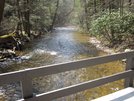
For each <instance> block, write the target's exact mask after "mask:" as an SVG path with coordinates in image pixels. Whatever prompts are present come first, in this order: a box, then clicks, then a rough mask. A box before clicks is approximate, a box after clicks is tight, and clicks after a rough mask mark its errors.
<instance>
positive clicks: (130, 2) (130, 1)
mask: <svg viewBox="0 0 134 101" xmlns="http://www.w3.org/2000/svg"><path fill="white" fill-rule="evenodd" d="M128 2H129V10H131V6H132V0H129V1H128Z"/></svg>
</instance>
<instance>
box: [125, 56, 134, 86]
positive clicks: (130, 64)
mask: <svg viewBox="0 0 134 101" xmlns="http://www.w3.org/2000/svg"><path fill="white" fill-rule="evenodd" d="M126 70H134V58H127V62H126ZM133 79H134V75H133V76H132V77H128V78H125V82H124V87H125V88H127V87H132V86H134V85H133Z"/></svg>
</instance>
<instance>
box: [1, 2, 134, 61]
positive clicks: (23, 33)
mask: <svg viewBox="0 0 134 101" xmlns="http://www.w3.org/2000/svg"><path fill="white" fill-rule="evenodd" d="M133 13H134V0H0V59H1V60H0V61H4V60H5V58H13V57H15V56H16V54H15V52H14V51H16V50H19V51H21V50H23V48H24V46H25V44H26V43H27V42H31V41H34V39H35V38H37V37H41V35H42V34H45V33H48V32H50V31H51V30H53V29H54V28H55V27H57V26H67V25H74V26H77V27H79V32H80V33H87V34H89V36H94V37H96V38H98V39H100V40H102V41H103V43H104V44H105V45H107V46H109V47H111V48H118V49H117V50H118V51H121V50H123V49H127V48H131V49H133V48H134V44H133V41H134V14H133Z"/></svg>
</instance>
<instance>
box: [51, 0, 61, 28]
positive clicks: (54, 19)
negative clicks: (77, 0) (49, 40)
mask: <svg viewBox="0 0 134 101" xmlns="http://www.w3.org/2000/svg"><path fill="white" fill-rule="evenodd" d="M58 8H59V0H57V4H56V9H55V14H54V18H53V22H52V25H51V26H50V30H52V29H53V26H54V24H55V21H56V17H57V12H58Z"/></svg>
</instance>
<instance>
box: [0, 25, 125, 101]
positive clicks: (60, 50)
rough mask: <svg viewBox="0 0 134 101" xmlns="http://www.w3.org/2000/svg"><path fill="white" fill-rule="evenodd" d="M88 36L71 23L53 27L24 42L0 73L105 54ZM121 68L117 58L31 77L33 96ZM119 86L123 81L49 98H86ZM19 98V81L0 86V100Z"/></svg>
mask: <svg viewBox="0 0 134 101" xmlns="http://www.w3.org/2000/svg"><path fill="white" fill-rule="evenodd" d="M89 38H90V37H89V36H88V35H86V34H80V33H78V32H77V31H76V27H74V26H68V27H57V28H56V29H55V30H53V31H52V32H51V33H49V34H46V35H44V36H43V38H41V39H37V40H35V41H34V42H32V43H30V44H28V45H27V47H26V48H25V50H24V51H23V52H21V53H19V52H18V53H19V54H20V55H22V57H21V59H20V60H19V61H18V60H17V61H13V62H10V63H8V64H7V63H3V64H4V65H2V64H1V68H0V72H1V73H5V72H11V71H16V70H20V69H25V68H36V67H39V66H44V65H51V64H58V63H64V62H69V61H75V60H80V59H85V58H91V57H96V56H101V55H107V54H106V53H105V52H102V51H100V50H98V49H96V48H95V46H93V45H92V44H91V43H89ZM5 64H6V65H5ZM124 68H125V66H124V65H123V64H122V63H121V62H120V61H116V62H111V63H106V64H102V65H97V66H93V67H87V68H82V69H79V70H72V71H67V72H63V73H59V74H53V75H48V76H44V77H39V78H34V79H33V80H32V83H33V91H34V95H37V94H41V93H44V92H48V91H51V90H55V89H59V88H62V87H67V86H70V85H74V84H78V83H82V82H85V81H89V80H93V79H96V78H101V77H104V76H107V75H111V74H115V73H118V72H122V71H124ZM122 88H123V80H119V81H115V82H112V83H108V84H105V85H103V86H99V87H96V88H93V89H90V90H85V91H82V92H79V93H76V94H72V95H69V96H66V97H62V98H59V99H56V100H53V101H90V100H91V99H95V98H97V97H100V96H103V95H106V94H109V93H112V92H115V91H117V90H119V89H122ZM20 98H21V88H20V84H19V83H15V84H13V83H12V84H8V85H1V86H0V101H14V100H17V99H20Z"/></svg>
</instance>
